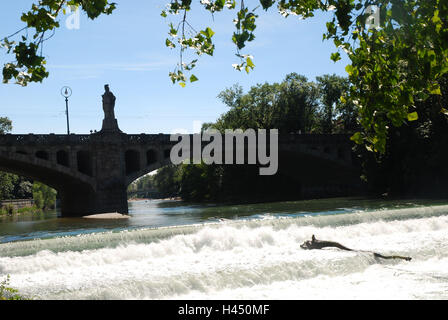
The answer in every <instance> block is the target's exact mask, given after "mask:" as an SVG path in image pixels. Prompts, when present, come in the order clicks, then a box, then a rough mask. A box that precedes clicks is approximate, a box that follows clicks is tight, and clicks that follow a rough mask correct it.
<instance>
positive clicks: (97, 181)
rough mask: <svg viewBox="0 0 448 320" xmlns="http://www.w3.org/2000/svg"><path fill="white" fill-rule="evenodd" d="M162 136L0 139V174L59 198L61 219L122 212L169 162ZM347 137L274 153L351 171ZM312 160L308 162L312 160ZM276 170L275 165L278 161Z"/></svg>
mask: <svg viewBox="0 0 448 320" xmlns="http://www.w3.org/2000/svg"><path fill="white" fill-rule="evenodd" d="M176 143H177V142H176V141H174V142H173V141H170V135H168V134H140V135H131V134H125V133H122V132H121V131H110V132H108V131H100V132H98V133H93V134H90V135H75V134H71V135H55V134H49V135H36V134H28V135H12V134H6V135H0V170H3V171H7V172H11V173H15V174H18V175H22V176H25V177H29V178H31V179H35V180H38V181H41V182H43V183H45V184H47V185H49V186H51V187H53V188H55V189H56V190H57V191H58V192H59V194H60V198H61V214H62V216H84V215H90V214H98V213H108V212H119V213H124V214H126V213H128V204H127V193H126V190H127V187H128V185H129V184H130V183H132V182H133V181H134V180H136V179H137V178H139V177H141V176H143V175H145V174H147V173H149V172H151V171H154V170H156V169H158V168H160V167H163V166H165V165H168V164H170V163H171V160H170V151H171V148H172V147H173V146H174V145H175V144H176ZM351 148H352V144H351V142H350V140H349V136H347V135H305V134H287V135H279V152H280V153H281V152H283V151H287V152H294V153H298V154H302V155H306V156H307V157H311V159H319V161H324V163H331V164H332V165H335V166H336V167H337V168H346V169H347V168H348V169H349V170H350V169H353V163H352V153H351ZM312 161H313V160H312ZM279 166H281V159H280V163H279Z"/></svg>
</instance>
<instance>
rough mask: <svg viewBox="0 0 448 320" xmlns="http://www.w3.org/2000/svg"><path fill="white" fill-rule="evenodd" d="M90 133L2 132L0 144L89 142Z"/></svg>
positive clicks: (68, 143)
mask: <svg viewBox="0 0 448 320" xmlns="http://www.w3.org/2000/svg"><path fill="white" fill-rule="evenodd" d="M90 141H91V135H87V134H86V135H81V134H71V135H63V134H4V135H0V146H31V145H38V146H57V145H74V144H84V145H86V144H89V142H90Z"/></svg>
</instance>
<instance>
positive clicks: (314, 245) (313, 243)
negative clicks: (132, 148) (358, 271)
mask: <svg viewBox="0 0 448 320" xmlns="http://www.w3.org/2000/svg"><path fill="white" fill-rule="evenodd" d="M300 247H301V248H302V249H305V250H313V249H323V248H328V247H333V248H338V249H341V250H346V251H357V252H369V253H372V254H373V256H374V257H375V258H381V259H402V260H406V261H411V259H412V258H411V257H402V256H385V255H382V254H379V253H376V252H372V251H362V250H353V249H350V248H347V247H345V246H343V245H342V244H340V243H338V242H334V241H325V240H317V239H316V237H315V236H314V234H313V236H312V237H311V240H307V241H305V242H304V243H302V244H301V245H300Z"/></svg>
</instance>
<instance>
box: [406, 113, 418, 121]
mask: <svg viewBox="0 0 448 320" xmlns="http://www.w3.org/2000/svg"><path fill="white" fill-rule="evenodd" d="M415 120H418V113H417V112H411V113H408V121H415Z"/></svg>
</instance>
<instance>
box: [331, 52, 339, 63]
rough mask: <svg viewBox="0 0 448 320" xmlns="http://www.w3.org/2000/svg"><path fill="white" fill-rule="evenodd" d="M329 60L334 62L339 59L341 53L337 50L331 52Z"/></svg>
mask: <svg viewBox="0 0 448 320" xmlns="http://www.w3.org/2000/svg"><path fill="white" fill-rule="evenodd" d="M331 60H333V61H334V62H337V61H339V60H341V54H340V53H339V52H334V53H332V54H331Z"/></svg>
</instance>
